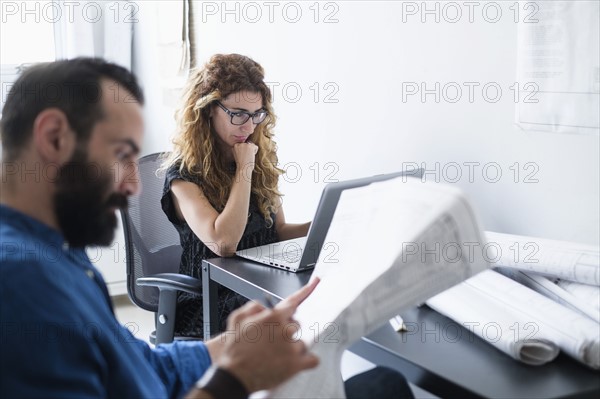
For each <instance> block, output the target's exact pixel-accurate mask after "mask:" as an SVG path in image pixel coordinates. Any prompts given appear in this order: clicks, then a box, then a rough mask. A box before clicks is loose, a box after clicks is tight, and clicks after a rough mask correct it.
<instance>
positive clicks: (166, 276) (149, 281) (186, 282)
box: [136, 273, 202, 295]
mask: <svg viewBox="0 0 600 399" xmlns="http://www.w3.org/2000/svg"><path fill="white" fill-rule="evenodd" d="M136 284H137V285H140V286H147V287H157V288H158V289H159V290H168V291H183V292H187V293H189V294H194V295H202V281H200V280H199V279H197V278H194V277H190V276H186V275H184V274H177V273H158V274H153V275H152V276H148V277H140V278H138V279H137V280H136Z"/></svg>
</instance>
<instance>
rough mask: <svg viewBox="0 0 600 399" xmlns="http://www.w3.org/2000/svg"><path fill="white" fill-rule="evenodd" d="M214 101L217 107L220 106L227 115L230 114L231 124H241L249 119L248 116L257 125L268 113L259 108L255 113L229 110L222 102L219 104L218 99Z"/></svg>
mask: <svg viewBox="0 0 600 399" xmlns="http://www.w3.org/2000/svg"><path fill="white" fill-rule="evenodd" d="M216 103H217V105H218V106H219V107H221V109H222V110H223V111H225V113H226V114H227V115H229V116H231V124H232V125H243V124H244V123H246V122H248V119H250V118H252V123H254V124H255V125H258V124H259V123H261V122H262V121H264V120H265V118H266V117H267V115H268V113H267V111H266V110H264V109H259V110H258V111H256V112H255V113H250V112H246V111H235V112H234V111H230V110H228V109H227V108H225V106H224V105H223V104H221V102H220V101H216Z"/></svg>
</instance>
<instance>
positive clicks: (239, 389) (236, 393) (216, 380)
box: [196, 365, 250, 399]
mask: <svg viewBox="0 0 600 399" xmlns="http://www.w3.org/2000/svg"><path fill="white" fill-rule="evenodd" d="M196 388H198V389H201V390H203V391H206V392H208V393H209V394H210V395H211V396H212V397H213V398H214V399H222V398H227V399H229V398H231V399H245V398H248V396H249V394H250V392H248V390H247V389H246V387H245V386H244V384H243V383H242V382H241V381H240V380H239V378H237V377H236V376H235V375H233V374H232V373H231V372H230V371H228V370H225V369H223V368H220V367H217V366H215V365H212V366H210V368H209V369H208V370H207V371H206V373H204V375H203V376H202V378H201V379H200V380H198V382H197V383H196Z"/></svg>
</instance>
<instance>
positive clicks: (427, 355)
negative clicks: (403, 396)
mask: <svg viewBox="0 0 600 399" xmlns="http://www.w3.org/2000/svg"><path fill="white" fill-rule="evenodd" d="M202 273H203V276H202V279H203V290H204V291H203V295H204V297H203V301H204V320H205V321H209V322H208V323H207V324H205V334H206V333H209V334H207V335H205V336H208V335H212V334H210V332H211V325H212V326H214V325H215V320H214V316H215V314H216V312H215V311H214V307H215V305H216V303H215V301H214V299H215V294H216V287H217V284H221V285H224V286H226V287H228V288H230V289H232V290H233V291H236V292H238V293H240V294H241V295H243V296H245V297H247V298H250V299H261V298H264V296H265V295H267V294H268V295H272V296H273V297H276V298H279V299H281V298H284V297H286V296H288V295H289V294H291V293H292V292H294V291H296V290H297V289H299V288H300V287H302V286H303V285H304V284H306V283H307V282H308V280H309V278H310V272H302V273H290V272H287V271H284V270H279V269H275V268H270V267H266V266H262V265H259V264H256V263H254V262H251V261H246V260H241V259H239V258H216V259H209V260H207V261H204V262H203V264H202ZM402 316H403V318H404V321H405V323H406V324H407V326H408V327H409V331H408V332H404V333H397V332H395V331H394V330H393V329H392V328H391V326H390V325H389V324H386V325H384V326H383V327H381V328H380V329H378V330H376V331H375V332H374V333H372V334H370V335H369V336H367V337H363V338H362V339H361V340H360V341H358V342H357V343H355V344H354V345H352V346H351V347H350V350H351V351H352V352H354V353H356V354H357V355H359V356H361V357H363V358H365V359H367V360H369V361H370V362H372V363H375V364H378V365H382V366H388V367H391V368H394V369H396V370H398V371H400V372H402V373H403V374H404V375H405V376H406V378H407V379H408V380H409V381H410V382H412V383H413V384H415V385H417V386H419V387H421V388H423V389H425V390H427V391H429V392H431V393H433V394H434V395H437V396H440V397H444V398H446V397H460V398H464V397H497V398H570V397H594V398H596V397H597V395H598V394H600V374H599V373H597V372H594V371H592V370H591V369H589V368H587V367H585V366H583V365H581V364H579V363H578V362H576V361H574V360H572V359H571V358H569V357H567V356H566V355H564V354H561V355H560V356H559V357H558V358H557V359H556V360H555V361H553V362H551V363H549V364H547V365H544V366H539V367H532V366H527V365H524V364H522V363H520V362H517V361H516V360H513V359H511V358H509V357H508V356H507V355H505V354H504V353H502V352H500V351H498V350H497V349H495V348H494V347H492V346H491V345H490V344H488V343H487V342H485V341H483V340H482V339H480V338H479V337H476V336H474V335H473V334H472V333H470V332H469V331H468V330H466V329H465V328H463V327H462V326H460V325H458V324H457V323H455V322H454V321H452V320H450V319H448V318H446V317H444V316H442V315H440V314H439V313H437V312H434V311H432V310H431V309H429V308H427V307H421V308H415V309H411V310H409V311H407V312H404V313H403V314H402Z"/></svg>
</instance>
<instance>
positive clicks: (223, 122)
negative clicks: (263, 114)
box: [210, 91, 263, 151]
mask: <svg viewBox="0 0 600 399" xmlns="http://www.w3.org/2000/svg"><path fill="white" fill-rule="evenodd" d="M220 102H221V104H222V105H223V106H224V107H225V108H227V109H228V110H229V111H230V112H239V111H243V112H249V113H251V114H253V113H255V112H257V111H258V110H261V109H262V108H263V101H262V96H261V95H260V93H256V92H252V91H238V92H236V93H232V94H230V95H229V96H227V97H226V98H224V99H223V100H221V101H220ZM210 117H211V121H212V123H211V125H212V128H213V130H214V131H215V133H216V138H217V142H218V143H219V146H220V147H221V149H222V150H223V151H231V150H232V148H233V146H234V145H235V144H237V143H244V142H246V141H252V139H251V135H252V133H254V129H255V128H256V125H255V124H254V123H253V122H252V118H249V119H248V120H247V121H246V123H244V124H243V125H234V124H232V123H231V116H230V115H229V114H227V112H226V111H225V110H224V109H223V108H221V107H220V106H219V105H217V104H215V105H213V107H212V109H211V111H210Z"/></svg>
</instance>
